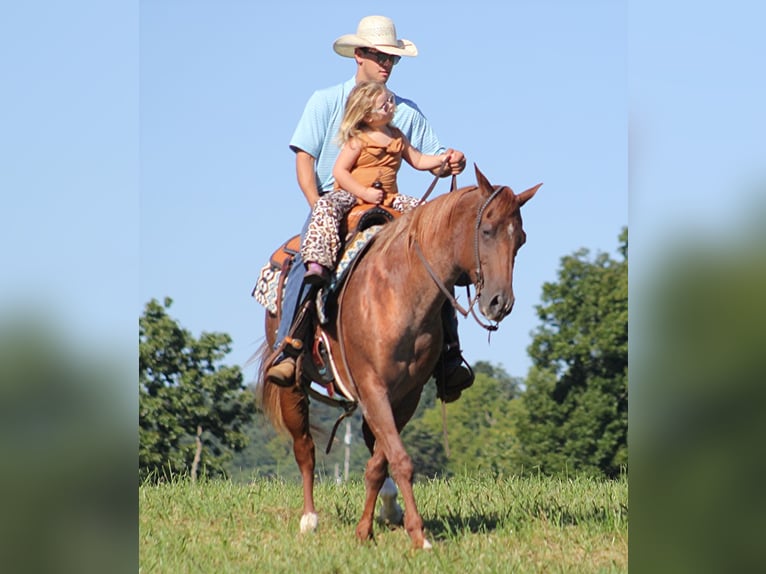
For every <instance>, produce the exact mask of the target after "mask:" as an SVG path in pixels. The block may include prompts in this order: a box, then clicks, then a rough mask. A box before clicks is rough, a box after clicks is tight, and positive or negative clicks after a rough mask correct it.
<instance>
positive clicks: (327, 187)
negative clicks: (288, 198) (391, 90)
mask: <svg viewBox="0 0 766 574" xmlns="http://www.w3.org/2000/svg"><path fill="white" fill-rule="evenodd" d="M355 85H356V79H355V78H351V79H350V80H348V81H347V82H344V83H342V84H338V85H337V86H333V87H331V88H325V89H323V90H317V91H316V92H314V93H313V94H312V95H311V97H310V98H309V101H308V102H307V103H306V107H305V108H304V109H303V115H302V116H301V119H300V121H299V122H298V126H297V127H296V128H295V132H294V133H293V137H292V139H291V140H290V149H292V150H293V151H294V152H297V151H298V150H303V151H305V152H306V153H307V154H309V155H311V156H313V157H314V159H316V164H315V175H316V182H317V189H318V190H319V192H320V194H321V193H324V192H327V191H332V188H333V184H334V183H335V178H334V177H333V176H332V169H333V167H334V166H335V160H336V159H338V154H339V153H340V148H339V147H338V144H337V141H336V139H337V137H338V131H339V130H340V123H341V121H342V120H343V111H344V108H345V106H346V99H347V98H348V94H349V92H351V90H352V89H353V88H354V86H355ZM393 124H394V125H395V126H396V127H397V128H399V129H400V130H402V132H403V133H404V135H405V136H407V139H408V140H410V143H411V144H412V145H413V147H415V148H416V149H418V150H420V152H422V153H424V154H428V155H435V154H439V153H442V152H444V151H445V150H446V148H445V147H444V146H443V145H442V144H441V143H440V142H439V138H437V137H436V134H435V133H434V131H433V130H432V129H431V125H430V124H429V123H428V120H427V119H426V117H425V116H424V115H423V113H422V112H421V111H420V109H418V106H417V104H415V102H413V101H411V100H407V99H404V98H400V97H399V96H396V113H395V114H394V121H393Z"/></svg>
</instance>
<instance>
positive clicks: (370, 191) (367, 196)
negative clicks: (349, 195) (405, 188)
mask: <svg viewBox="0 0 766 574" xmlns="http://www.w3.org/2000/svg"><path fill="white" fill-rule="evenodd" d="M361 196H362V199H363V200H364V201H366V202H367V203H372V204H373V205H380V204H381V203H382V202H383V190H382V189H375V188H374V187H368V188H366V189H365V190H364V192H363V193H362V194H361Z"/></svg>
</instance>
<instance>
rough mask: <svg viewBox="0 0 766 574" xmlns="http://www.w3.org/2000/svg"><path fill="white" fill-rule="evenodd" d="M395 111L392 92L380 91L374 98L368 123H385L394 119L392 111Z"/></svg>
mask: <svg viewBox="0 0 766 574" xmlns="http://www.w3.org/2000/svg"><path fill="white" fill-rule="evenodd" d="M395 111H396V103H395V101H394V94H392V93H391V92H388V91H386V92H382V93H380V94H378V96H377V97H376V98H375V103H374V107H373V109H372V113H371V114H370V115H369V117H370V122H369V123H370V124H371V125H372V124H379V125H385V124H387V123H389V122H391V120H393V119H394V112H395Z"/></svg>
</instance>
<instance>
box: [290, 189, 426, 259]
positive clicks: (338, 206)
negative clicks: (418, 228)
mask: <svg viewBox="0 0 766 574" xmlns="http://www.w3.org/2000/svg"><path fill="white" fill-rule="evenodd" d="M419 203H420V200H419V199H418V198H416V197H410V196H409V195H402V194H398V195H397V196H396V197H394V201H393V204H392V205H391V207H393V208H394V209H395V210H396V211H399V212H401V213H404V212H405V211H410V210H411V209H414V208H415V207H417V205H418V204H419ZM355 205H356V196H355V195H353V194H352V193H349V192H348V191H344V190H342V189H341V190H337V191H331V192H329V193H326V194H324V195H323V196H322V197H320V198H319V200H318V201H317V202H316V204H315V205H314V211H313V212H312V213H311V220H310V221H309V226H308V229H307V230H306V235H305V236H304V237H303V243H302V244H301V256H302V257H303V261H305V262H306V263H308V262H311V261H314V262H316V263H319V264H321V265H324V266H325V267H327V268H328V269H334V268H335V263H336V259H337V257H338V252H339V251H340V248H341V245H342V242H341V238H340V224H341V222H342V221H343V218H344V217H345V216H346V214H347V213H348V212H349V211H351V208H352V207H354V206H355Z"/></svg>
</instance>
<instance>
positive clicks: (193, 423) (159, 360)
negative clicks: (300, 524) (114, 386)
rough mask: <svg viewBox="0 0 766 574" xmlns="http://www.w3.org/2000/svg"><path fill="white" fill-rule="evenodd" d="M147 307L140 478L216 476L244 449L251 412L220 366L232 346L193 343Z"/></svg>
mask: <svg viewBox="0 0 766 574" xmlns="http://www.w3.org/2000/svg"><path fill="white" fill-rule="evenodd" d="M171 304H172V300H171V299H169V298H165V300H164V305H160V303H158V302H157V301H156V300H154V299H152V300H151V301H150V302H149V303H147V304H146V307H145V309H144V313H143V315H142V316H141V318H140V319H139V378H138V387H139V476H140V478H141V479H142V480H143V479H145V478H147V477H152V478H154V479H159V478H161V477H165V476H168V475H170V474H190V475H191V476H192V477H193V478H195V477H196V475H197V471H198V472H199V474H201V475H205V476H215V475H221V474H223V473H224V470H223V469H224V463H225V462H226V460H227V459H228V458H230V455H231V452H232V451H238V450H241V449H242V448H244V446H245V444H246V435H245V432H244V427H245V425H246V424H247V423H248V422H249V421H250V420H251V419H252V417H253V414H254V412H255V404H254V400H253V396H252V394H251V393H250V392H249V391H247V390H246V389H245V388H244V387H243V385H242V373H241V372H240V370H239V368H238V367H229V366H224V365H220V364H219V363H220V361H221V360H222V359H223V358H224V357H225V355H226V354H227V353H229V351H230V346H229V345H230V343H231V338H230V337H229V336H228V335H226V334H223V333H204V332H203V333H202V335H201V336H200V337H199V339H196V338H194V337H193V336H192V335H191V334H190V333H189V332H188V331H187V330H186V329H183V328H181V327H180V326H179V325H178V323H177V322H176V321H175V320H174V319H172V318H171V317H169V316H168V314H167V309H168V308H169V307H170V306H171Z"/></svg>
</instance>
